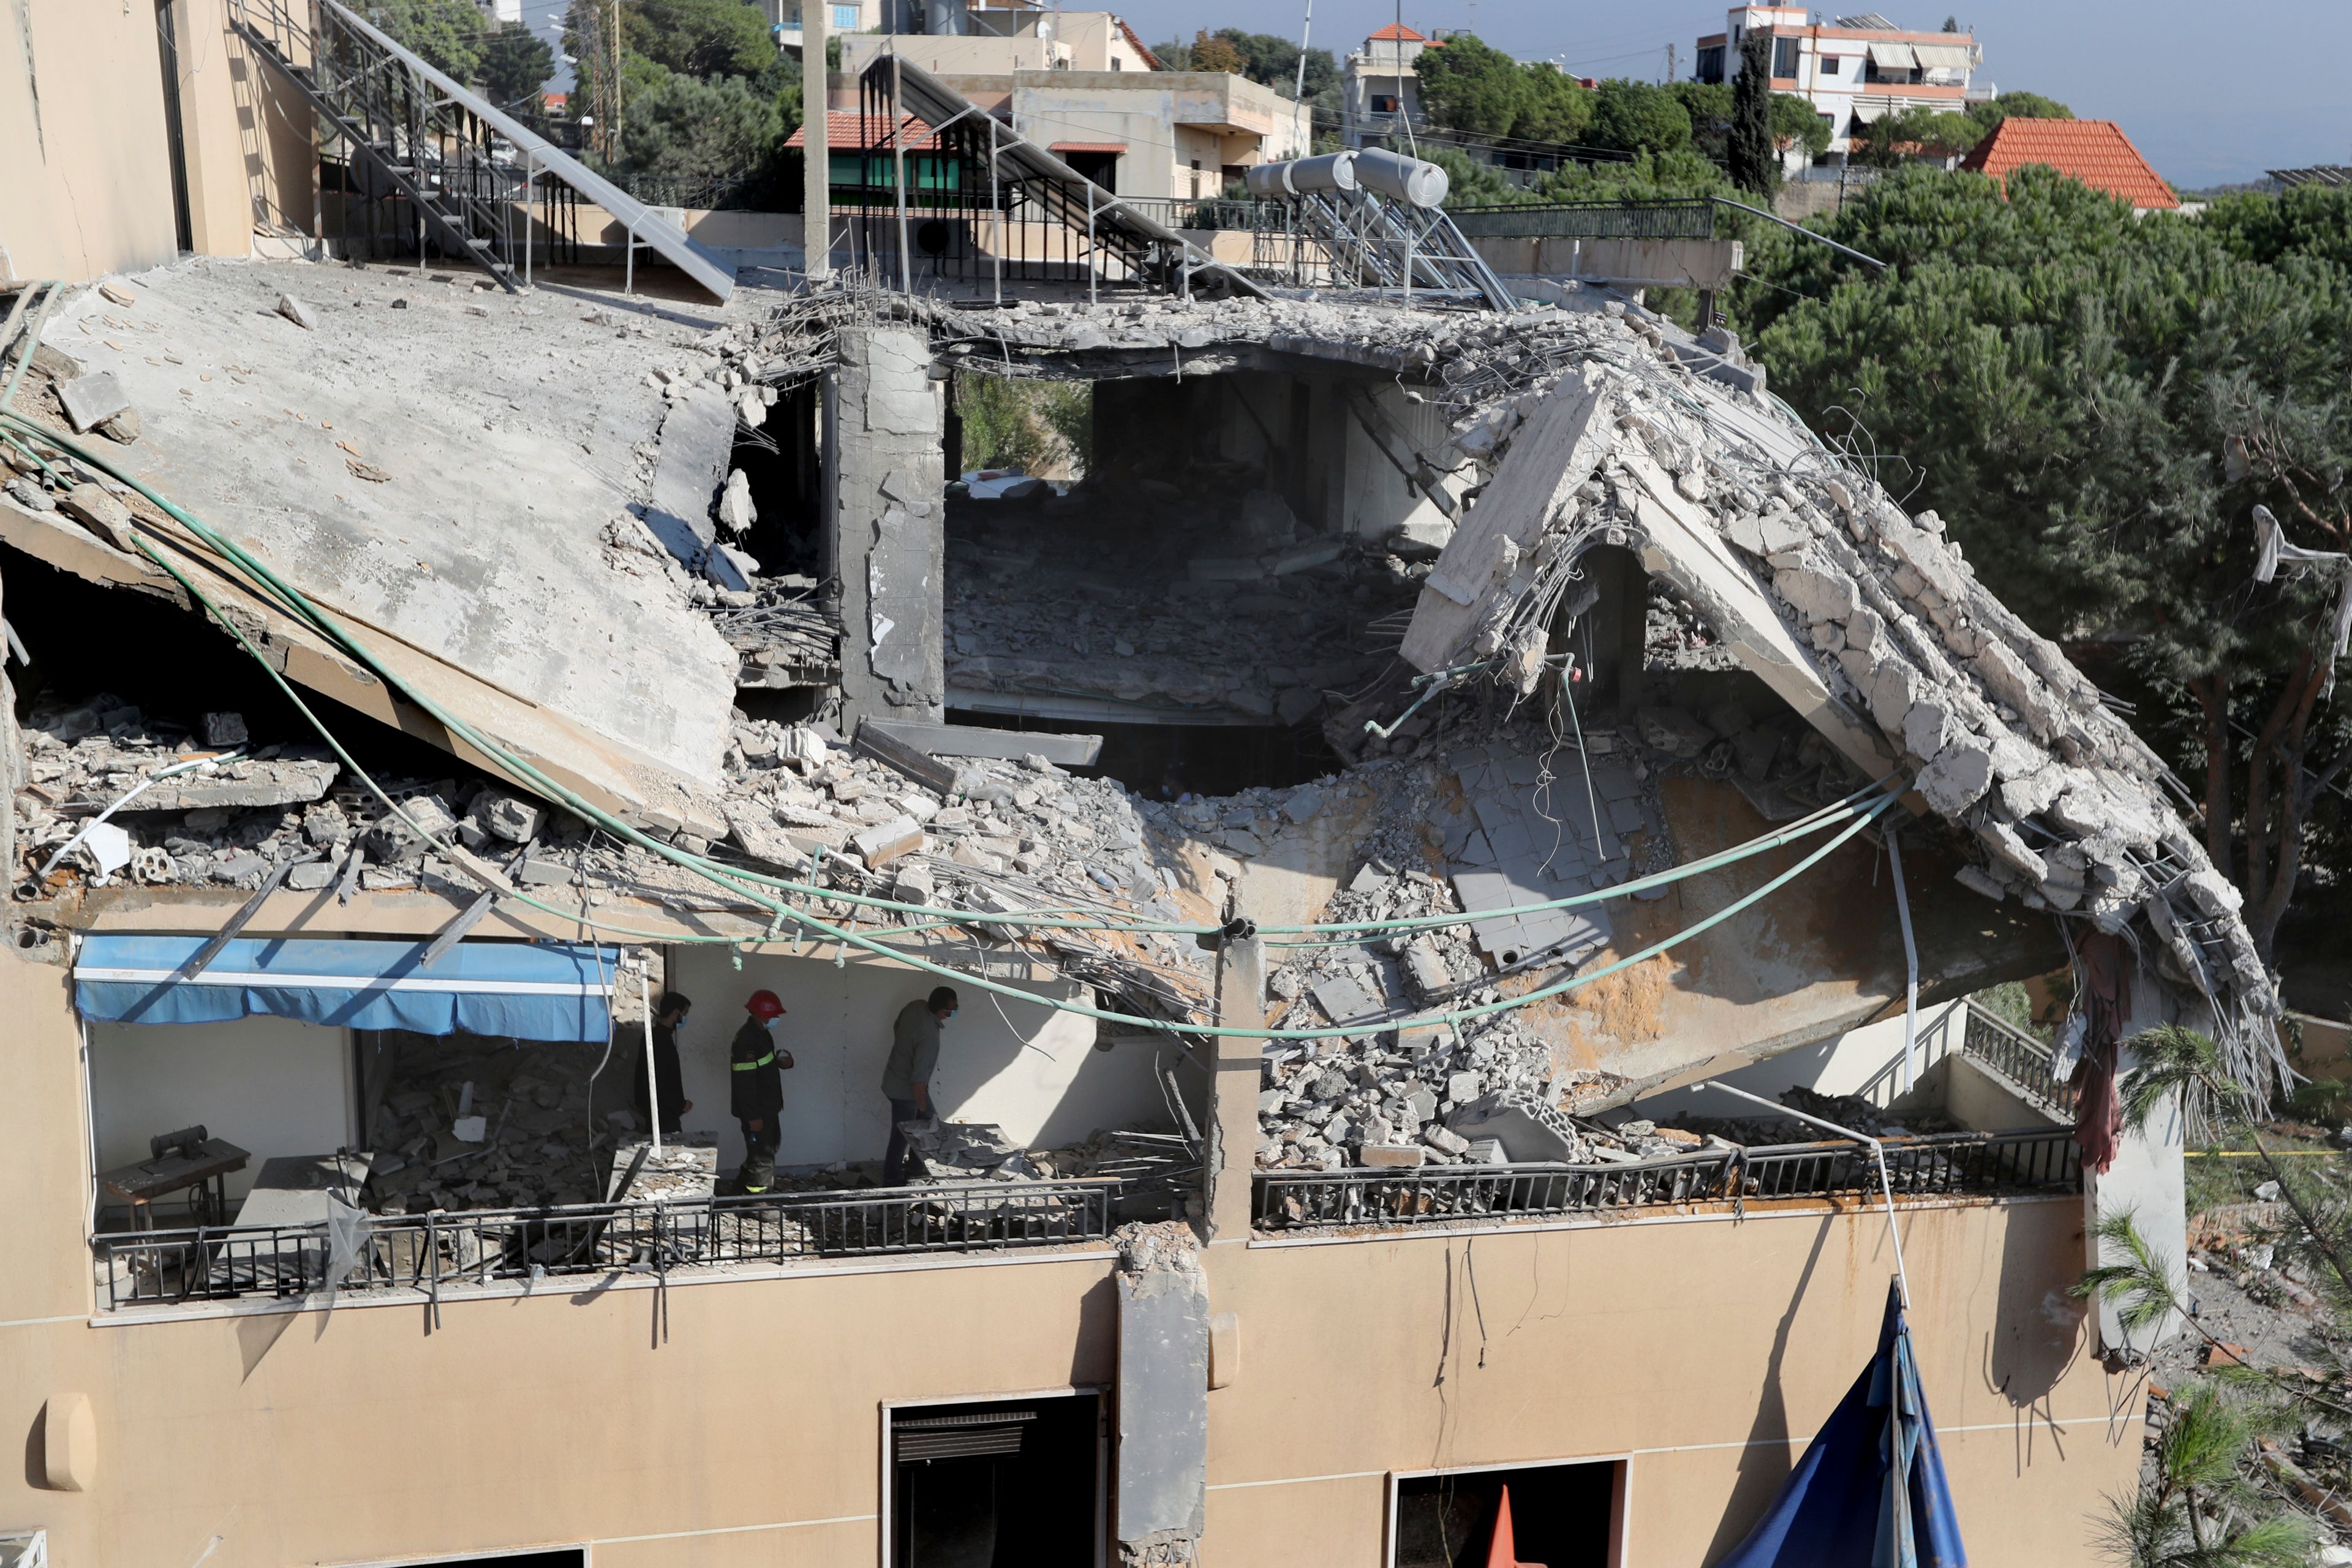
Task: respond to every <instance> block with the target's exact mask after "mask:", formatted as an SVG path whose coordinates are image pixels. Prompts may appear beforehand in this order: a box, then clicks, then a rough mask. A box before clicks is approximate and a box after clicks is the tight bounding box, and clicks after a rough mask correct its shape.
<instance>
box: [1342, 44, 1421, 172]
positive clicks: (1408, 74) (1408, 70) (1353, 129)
mask: <svg viewBox="0 0 2352 1568" xmlns="http://www.w3.org/2000/svg"><path fill="white" fill-rule="evenodd" d="M1444 47H1445V46H1444V40H1443V39H1437V38H1429V37H1423V36H1422V35H1421V34H1419V33H1416V32H1414V31H1413V30H1412V28H1411V27H1408V26H1404V25H1402V23H1396V22H1391V23H1390V24H1389V25H1388V26H1385V27H1382V28H1381V30H1380V31H1379V32H1377V33H1374V34H1372V35H1371V36H1370V37H1367V38H1366V39H1365V40H1364V47H1362V48H1360V49H1350V50H1349V51H1348V58H1347V59H1346V60H1345V61H1343V62H1342V63H1341V66H1340V98H1339V115H1340V121H1339V134H1340V138H1341V140H1342V141H1343V142H1345V143H1346V144H1347V145H1348V146H1350V147H1361V146H1363V145H1364V144H1365V143H1366V142H1377V141H1379V140H1380V139H1381V137H1383V136H1387V135H1389V134H1391V132H1396V131H1398V130H1400V129H1401V128H1402V127H1403V126H1405V125H1408V124H1410V125H1413V126H1419V125H1420V124H1421V123H1422V122H1423V119H1422V111H1421V80H1420V76H1419V73H1418V72H1417V71H1416V70H1415V69H1414V68H1413V62H1414V61H1416V60H1418V59H1420V58H1421V52H1422V51H1423V49H1432V48H1444Z"/></svg>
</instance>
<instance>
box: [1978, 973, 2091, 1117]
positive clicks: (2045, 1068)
mask: <svg viewBox="0 0 2352 1568" xmlns="http://www.w3.org/2000/svg"><path fill="white" fill-rule="evenodd" d="M1965 1011H1966V1012H1967V1014H1968V1023H1967V1026H1966V1027H1965V1028H1964V1030H1963V1032H1962V1034H1961V1037H1960V1048H1961V1049H1962V1050H1964V1051H1966V1052H1967V1053H1968V1054H1969V1055H1970V1056H1972V1057H1974V1058H1976V1059H1977V1060H1979V1061H1980V1062H1982V1063H1984V1064H1985V1065H1986V1066H1987V1067H1989V1068H1992V1069H1993V1070H1994V1071H1995V1072H1997V1073H1999V1074H2000V1075H2001V1076H2002V1077H2003V1078H2006V1079H2009V1080H2010V1081H2011V1083H2014V1084H2016V1085H2017V1086H2018V1087H2019V1088H2020V1089H2024V1090H2025V1091H2026V1092H2027V1093H2028V1094H2030V1095H2032V1097H2033V1098H2034V1099H2036V1100H2040V1101H2042V1104H2044V1105H2046V1106H2048V1107H2049V1108H2050V1109H2051V1110H2053V1112H2055V1113H2056V1114H2058V1115H2060V1116H2064V1117H2072V1116H2073V1115H2074V1085H2073V1084H2072V1083H2070V1082H2068V1081H2067V1079H2065V1078H2064V1077H2063V1076H2062V1075H2061V1074H2060V1073H2059V1071H2058V1064H2057V1057H2056V1055H2055V1054H2054V1053H2053V1051H2052V1050H2051V1048H2050V1047H2048V1046H2045V1045H2043V1044H2042V1042H2041V1041H2039V1040H2037V1039H2035V1038H2034V1037H2032V1036H2031V1035H2028V1034H2026V1033H2024V1032H2023V1031H2021V1030H2020V1029H2018V1028H2016V1027H2014V1026H2011V1025H2010V1024H2009V1023H2007V1022H2005V1021H2004V1020H2002V1019H2000V1018H1999V1017H1996V1016H1993V1015H1992V1014H1991V1013H1989V1012H1987V1011H1986V1010H1985V1009H1984V1008H1982V1007H1980V1006H1979V1005H1977V1004H1976V1003H1975V1002H1973V1001H1971V1002H1969V1003H1967V1004H1966V1005H1965Z"/></svg>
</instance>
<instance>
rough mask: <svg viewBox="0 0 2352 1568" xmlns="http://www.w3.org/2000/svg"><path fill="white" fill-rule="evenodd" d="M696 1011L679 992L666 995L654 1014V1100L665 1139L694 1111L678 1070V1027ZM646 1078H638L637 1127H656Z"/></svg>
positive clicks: (639, 1076) (636, 1098)
mask: <svg viewBox="0 0 2352 1568" xmlns="http://www.w3.org/2000/svg"><path fill="white" fill-rule="evenodd" d="M693 1010H694V1004H693V1003H692V1002H690V1001H688V999H687V997H686V994H685V993H683V992H679V991H665V992H663V993H662V999H661V1005H659V1006H658V1007H656V1009H655V1010H654V1038H653V1052H654V1081H653V1088H654V1089H655V1090H656V1093H655V1094H654V1096H653V1098H654V1099H656V1100H660V1101H661V1130H662V1136H663V1137H665V1138H667V1137H668V1136H669V1135H670V1134H671V1133H673V1132H676V1131H677V1130H678V1127H679V1126H680V1124H682V1123H683V1122H684V1121H685V1120H686V1113H687V1112H688V1111H689V1110H693V1109H694V1101H692V1100H688V1099H687V1098H686V1085H685V1081H684V1079H683V1078H682V1077H681V1076H680V1074H679V1071H678V1066H677V1031H678V1027H679V1026H681V1025H683V1024H684V1023H685V1022H686V1016H687V1015H688V1013H690V1012H692V1011H693ZM635 1100H636V1107H637V1124H638V1125H639V1126H641V1127H651V1126H652V1125H653V1124H654V1108H653V1107H652V1106H650V1105H648V1104H647V1103H646V1075H645V1074H644V1073H643V1072H642V1071H641V1072H639V1073H638V1074H637V1077H636V1089H635Z"/></svg>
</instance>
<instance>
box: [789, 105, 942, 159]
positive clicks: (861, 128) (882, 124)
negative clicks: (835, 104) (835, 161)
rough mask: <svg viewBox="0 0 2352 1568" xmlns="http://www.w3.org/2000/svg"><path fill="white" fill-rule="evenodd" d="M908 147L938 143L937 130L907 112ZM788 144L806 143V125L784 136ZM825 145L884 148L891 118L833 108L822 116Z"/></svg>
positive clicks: (839, 149) (929, 148)
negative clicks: (870, 117) (871, 116)
mask: <svg viewBox="0 0 2352 1568" xmlns="http://www.w3.org/2000/svg"><path fill="white" fill-rule="evenodd" d="M905 127H906V137H907V151H908V152H909V153H913V152H916V151H922V152H926V153H929V152H934V151H937V150H938V147H939V144H940V138H939V133H938V132H935V131H933V130H932V129H931V128H930V127H929V126H928V125H926V124H924V123H923V122H922V121H919V120H918V119H916V118H915V117H914V116H913V115H911V114H909V115H908V116H907V117H906V121H905ZM784 145H785V146H787V147H805V146H807V145H808V128H807V127H806V126H803V127H801V128H800V129H798V130H796V131H794V132H793V133H792V134H791V135H790V136H788V137H786V138H785V139H784ZM824 145H825V151H827V152H828V153H843V152H849V151H852V150H854V149H856V148H861V147H862V148H867V149H874V148H887V147H889V146H890V145H891V135H890V121H888V120H887V118H885V117H884V116H882V115H879V114H877V115H876V116H874V117H873V118H872V119H870V120H869V119H867V118H866V116H865V115H864V114H862V113H860V112H859V111H857V110H854V109H835V110H829V111H827V113H826V114H825V117H824Z"/></svg>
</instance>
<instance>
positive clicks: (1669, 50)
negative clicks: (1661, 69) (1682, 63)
mask: <svg viewBox="0 0 2352 1568" xmlns="http://www.w3.org/2000/svg"><path fill="white" fill-rule="evenodd" d="M1675 80H1676V78H1675V47H1674V45H1672V44H1668V45H1667V46H1666V85H1667V86H1668V87H1672V86H1674V85H1675Z"/></svg>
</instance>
